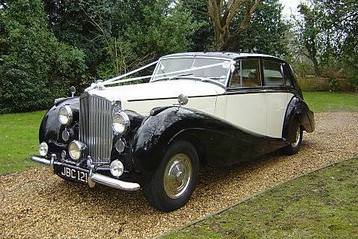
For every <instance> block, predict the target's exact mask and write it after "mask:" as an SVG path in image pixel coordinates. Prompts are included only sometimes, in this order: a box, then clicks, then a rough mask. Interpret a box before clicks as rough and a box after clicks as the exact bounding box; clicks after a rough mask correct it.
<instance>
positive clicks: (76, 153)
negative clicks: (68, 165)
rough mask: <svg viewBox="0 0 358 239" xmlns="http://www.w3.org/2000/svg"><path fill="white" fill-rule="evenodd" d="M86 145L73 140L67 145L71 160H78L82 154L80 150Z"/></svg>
mask: <svg viewBox="0 0 358 239" xmlns="http://www.w3.org/2000/svg"><path fill="white" fill-rule="evenodd" d="M85 148H86V145H85V144H84V143H82V142H80V141H77V140H74V141H72V142H71V143H70V145H69V146H68V154H69V155H70V157H71V158H72V159H73V160H79V159H80V158H81V155H82V151H83V150H85Z"/></svg>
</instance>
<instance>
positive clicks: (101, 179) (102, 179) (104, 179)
mask: <svg viewBox="0 0 358 239" xmlns="http://www.w3.org/2000/svg"><path fill="white" fill-rule="evenodd" d="M31 160H32V161H35V162H37V163H42V164H45V165H49V166H51V167H52V168H53V165H54V164H56V165H63V166H66V164H64V163H61V162H58V161H55V157H54V156H52V157H51V160H48V159H45V158H41V157H37V156H32V157H31ZM85 171H88V173H89V175H88V176H89V180H88V184H90V182H91V181H92V182H96V183H99V184H102V185H106V186H108V187H112V188H116V189H121V190H126V191H136V190H138V189H140V185H139V184H138V183H132V182H125V181H122V180H119V179H114V178H111V177H108V176H105V175H102V174H99V173H93V172H92V170H85Z"/></svg>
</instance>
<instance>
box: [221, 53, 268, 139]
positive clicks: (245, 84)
mask: <svg viewBox="0 0 358 239" xmlns="http://www.w3.org/2000/svg"><path fill="white" fill-rule="evenodd" d="M261 76H262V74H261V67H260V60H259V59H258V58H243V59H240V60H237V64H236V69H235V71H234V72H233V75H232V77H231V79H230V82H229V84H228V89H227V92H226V94H225V95H224V96H220V97H219V98H218V103H217V106H218V108H219V109H224V110H223V111H222V112H220V113H221V114H222V117H223V118H224V119H225V120H226V121H228V122H230V123H231V124H233V125H235V126H237V127H238V128H240V129H245V130H247V131H249V132H251V133H255V134H260V135H266V130H267V127H266V123H267V122H266V107H265V105H266V104H265V96H264V95H263V94H262V92H261V91H262V79H261V78H262V77H261ZM221 106H223V107H221Z"/></svg>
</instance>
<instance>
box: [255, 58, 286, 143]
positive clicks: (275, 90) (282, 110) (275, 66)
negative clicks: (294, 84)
mask: <svg viewBox="0 0 358 239" xmlns="http://www.w3.org/2000/svg"><path fill="white" fill-rule="evenodd" d="M261 62H262V73H263V89H264V91H265V92H266V93H265V98H266V99H265V102H266V105H267V107H266V109H267V136H270V137H273V138H282V128H283V123H284V119H285V114H286V110H287V106H288V104H289V102H290V100H291V98H292V97H293V93H292V92H291V91H290V90H289V86H290V84H291V82H290V81H287V83H286V82H285V77H284V67H285V63H284V62H281V61H279V60H276V59H270V58H267V59H265V58H264V59H262V61H261Z"/></svg>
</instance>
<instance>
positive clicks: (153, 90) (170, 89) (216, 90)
mask: <svg viewBox="0 0 358 239" xmlns="http://www.w3.org/2000/svg"><path fill="white" fill-rule="evenodd" d="M224 92H225V90H224V88H223V87H220V86H218V85H215V84H213V83H208V82H202V81H196V80H166V81H156V82H149V83H143V84H134V85H123V86H115V87H107V88H105V89H93V90H90V91H89V93H90V94H94V95H98V96H101V97H103V98H106V99H108V100H110V101H118V100H120V101H122V102H128V101H136V100H142V101H143V100H146V99H148V100H155V99H158V100H159V99H167V98H175V97H178V96H179V95H180V94H184V95H186V96H188V97H192V96H209V95H210V96H215V95H218V94H222V93H224Z"/></svg>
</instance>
